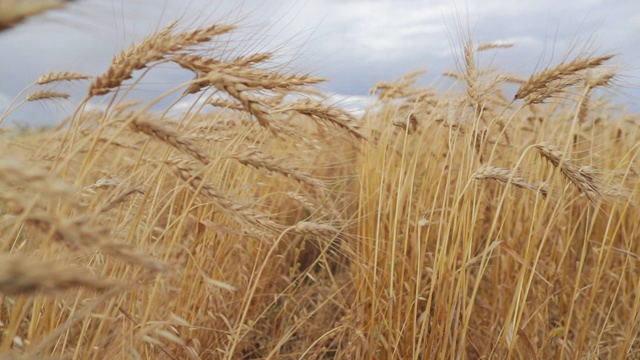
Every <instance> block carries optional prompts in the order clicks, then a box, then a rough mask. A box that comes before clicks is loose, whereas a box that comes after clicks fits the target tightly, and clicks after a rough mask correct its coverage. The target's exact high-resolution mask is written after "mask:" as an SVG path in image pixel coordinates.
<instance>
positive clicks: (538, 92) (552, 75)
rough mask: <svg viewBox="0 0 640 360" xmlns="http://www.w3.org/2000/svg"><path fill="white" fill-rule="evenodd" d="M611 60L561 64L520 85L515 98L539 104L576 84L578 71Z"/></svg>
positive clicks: (606, 58) (607, 57) (597, 59)
mask: <svg viewBox="0 0 640 360" xmlns="http://www.w3.org/2000/svg"><path fill="white" fill-rule="evenodd" d="M611 58H613V55H605V56H600V57H590V58H583V59H576V60H574V61H572V62H570V63H561V64H559V65H557V66H556V67H554V68H552V69H546V70H543V71H542V72H540V73H538V74H535V75H533V76H531V77H530V78H529V80H527V82H526V83H524V84H522V85H520V88H518V91H517V92H516V95H515V98H516V99H523V100H524V101H525V103H527V104H537V103H541V102H543V101H544V100H545V99H547V98H549V97H550V96H552V95H553V94H555V93H558V92H560V91H562V90H563V89H565V88H567V87H569V86H571V85H574V84H576V83H578V82H579V81H580V80H581V78H582V77H581V76H580V74H579V72H580V71H583V70H586V69H591V68H595V67H598V66H600V65H602V64H603V63H604V62H605V61H607V60H609V59H611Z"/></svg>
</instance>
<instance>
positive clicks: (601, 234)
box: [0, 24, 640, 359]
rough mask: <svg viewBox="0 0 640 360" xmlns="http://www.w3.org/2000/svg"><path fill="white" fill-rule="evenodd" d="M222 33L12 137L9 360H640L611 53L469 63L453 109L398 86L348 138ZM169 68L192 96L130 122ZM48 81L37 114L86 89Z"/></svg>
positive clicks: (633, 159) (135, 50) (0, 191)
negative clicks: (537, 64)
mask: <svg viewBox="0 0 640 360" xmlns="http://www.w3.org/2000/svg"><path fill="white" fill-rule="evenodd" d="M231 31H234V27H233V26H226V25H216V26H211V27H206V28H202V29H196V30H184V31H183V30H180V27H179V25H178V24H171V25H170V26H168V27H166V28H165V29H163V30H161V31H159V32H158V33H156V34H153V35H151V36H149V37H148V38H146V39H144V40H142V41H141V42H140V43H139V44H136V45H133V46H132V47H131V48H129V49H127V50H125V51H123V52H122V53H121V54H120V55H118V56H116V57H115V58H114V60H113V62H112V65H111V66H110V68H109V69H106V70H105V71H104V72H103V73H102V74H101V75H99V76H97V77H96V78H95V79H93V80H91V82H90V84H89V85H88V90H87V96H86V98H85V100H83V101H82V102H81V103H80V104H79V105H78V107H77V110H76V111H75V113H74V114H73V115H72V116H71V117H70V118H69V119H67V120H66V121H65V122H64V123H63V124H62V125H61V126H59V127H58V128H56V129H49V130H46V131H41V132H34V133H26V134H20V135H13V136H12V135H11V134H9V135H4V136H3V137H2V139H1V141H0V147H1V152H0V154H2V155H1V156H0V208H1V214H2V218H1V221H0V228H1V232H0V234H1V235H0V246H1V247H2V254H0V329H1V330H2V333H1V335H0V354H2V355H0V357H2V356H4V357H6V358H14V357H25V358H40V357H45V358H48V357H52V358H74V359H90V358H91V359H95V358H148V359H156V358H167V359H186V358H188V359H218V358H219V359H261V358H269V359H276V358H278V359H280V358H304V359H320V358H351V359H360V358H377V359H387V358H401V359H427V358H469V359H475V358H526V359H531V358H538V359H550V358H557V359H564V358H617V359H624V358H633V357H638V356H640V354H639V353H638V349H639V347H638V345H637V343H636V337H637V335H638V330H639V329H638V323H639V322H638V316H639V315H640V296H638V288H639V286H638V285H640V284H639V282H640V277H639V276H638V272H637V268H638V265H639V264H638V260H639V255H638V254H640V245H638V243H637V241H636V240H637V239H638V237H639V236H640V229H639V226H640V225H639V224H640V215H639V214H638V210H637V208H636V204H637V203H638V195H639V192H640V190H639V188H638V159H637V156H638V147H637V144H638V143H639V141H640V133H639V130H638V129H639V126H638V122H637V119H636V118H635V117H633V116H631V115H627V114H625V113H624V112H623V111H621V110H620V109H616V108H615V107H613V106H612V105H610V104H609V102H608V101H607V100H606V99H602V98H598V97H597V96H596V93H594V92H593V91H592V90H594V89H595V88H598V87H603V86H604V87H606V86H610V85H609V84H610V82H611V81H612V80H613V79H615V77H616V74H615V72H614V71H613V70H612V68H611V67H608V65H606V64H607V63H608V62H610V60H611V56H599V57H578V58H576V59H573V60H567V61H566V62H564V63H561V64H559V65H557V66H555V67H553V68H549V69H545V70H543V71H541V72H540V73H538V74H534V75H532V76H531V77H530V78H529V79H517V78H515V77H513V76H510V75H508V74H501V73H498V72H496V70H493V69H491V68H488V67H483V66H482V64H479V63H478V61H477V60H478V55H477V52H478V51H499V48H500V47H502V46H492V45H491V44H488V45H479V46H475V45H474V44H473V43H472V42H471V41H468V42H467V43H465V44H464V49H463V53H462V54H461V56H462V59H463V61H462V63H463V67H462V69H461V70H460V71H459V72H458V73H449V74H447V75H448V76H450V77H453V78H454V79H456V87H455V88H454V89H452V90H450V91H447V92H444V93H442V92H438V91H435V90H434V89H431V88H428V87H427V88H424V87H419V86H417V85H416V80H417V79H418V77H419V75H420V73H419V72H414V73H410V74H408V75H406V76H405V77H403V78H401V79H398V80H396V81H393V82H381V83H379V84H377V85H376V87H375V89H373V90H372V94H374V95H375V96H377V98H378V101H377V102H376V103H375V104H373V105H372V106H371V107H370V108H369V109H368V110H367V112H366V114H365V115H364V116H363V117H362V119H357V118H355V117H354V116H353V115H351V114H350V113H348V112H346V111H344V110H341V109H340V108H339V107H336V106H332V105H331V104H330V103H328V102H327V101H326V100H323V99H322V98H319V97H318V95H317V90H316V89H315V88H314V85H315V84H317V83H318V82H320V81H322V79H318V78H315V77H312V76H309V75H305V74H302V75H299V74H291V73H287V72H286V71H284V70H283V69H284V68H283V67H280V66H278V64H275V63H273V60H272V56H271V54H267V53H259V54H245V55H244V56H227V55H226V54H225V53H224V51H223V50H224V49H223V48H221V45H220V44H221V42H219V41H218V40H217V39H218V37H220V36H221V35H223V34H227V33H229V32H231ZM167 63H174V64H177V65H178V66H180V67H181V68H183V69H184V71H190V72H192V73H193V75H194V79H193V80H192V81H190V82H189V83H187V84H183V85H182V86H180V87H176V88H174V89H169V90H167V92H166V93H165V94H163V95H161V96H159V97H158V98H157V99H154V100H153V101H150V102H146V103H145V102H130V101H128V100H129V99H128V97H127V96H126V95H127V94H128V93H129V92H130V90H131V89H133V88H135V87H136V86H137V84H138V83H139V82H140V81H141V80H142V79H143V77H144V76H145V74H147V72H148V71H153V69H154V68H155V67H156V66H158V65H161V64H167ZM41 79H44V80H42V81H39V82H36V83H34V85H33V87H36V89H35V90H33V91H32V92H31V93H30V95H27V98H26V99H25V100H27V101H28V100H39V101H47V97H48V98H58V97H60V93H56V92H52V91H50V90H46V89H43V88H41V85H44V84H51V83H55V82H58V81H63V80H76V81H83V80H86V76H85V75H83V74H75V73H71V72H63V73H55V74H47V75H43V77H42V78H41ZM513 82H516V83H517V84H518V86H519V89H518V90H517V91H516V93H515V97H514V95H511V94H509V93H507V91H506V90H505V89H506V88H507V87H506V84H508V83H513ZM179 93H183V97H181V99H183V100H186V99H188V97H186V96H187V95H193V94H196V95H197V96H198V97H199V98H198V100H197V101H195V102H194V103H193V106H192V107H191V108H190V109H189V110H188V111H186V112H183V113H181V115H180V116H177V117H172V116H171V115H169V114H174V113H176V112H175V111H172V107H173V105H167V108H166V109H165V111H163V112H152V111H151V110H150V109H151V108H152V107H153V106H154V105H156V104H158V103H161V102H162V101H163V100H164V98H165V97H166V96H170V95H175V94H179ZM31 94H36V95H31ZM47 94H48V95H49V96H46V95H47ZM98 98H100V99H102V100H103V104H105V105H104V106H102V107H95V106H92V107H89V106H86V105H87V104H88V103H89V102H90V101H92V100H96V99H98ZM512 99H513V100H512ZM19 100H20V99H17V101H19ZM17 104H18V105H16V107H17V106H20V104H22V103H21V102H17ZM16 107H13V109H15V108H16ZM10 115H11V112H10V111H9V112H7V113H6V114H5V115H3V119H4V118H6V117H8V116H10Z"/></svg>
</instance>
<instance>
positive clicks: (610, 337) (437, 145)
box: [349, 42, 640, 359]
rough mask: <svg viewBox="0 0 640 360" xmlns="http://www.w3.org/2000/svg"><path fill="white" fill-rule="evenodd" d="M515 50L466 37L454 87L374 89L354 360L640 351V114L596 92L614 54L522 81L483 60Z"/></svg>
mask: <svg viewBox="0 0 640 360" xmlns="http://www.w3.org/2000/svg"><path fill="white" fill-rule="evenodd" d="M503 46H504V44H500V46H494V45H493V44H486V45H479V46H474V45H473V44H472V43H471V42H468V43H466V44H463V51H462V54H461V55H462V56H461V57H460V58H461V61H460V65H461V66H460V70H458V71H456V72H447V73H446V74H445V75H446V76H448V77H452V78H454V79H455V82H456V84H455V85H456V86H455V87H454V89H453V90H451V91H448V92H446V93H445V94H441V93H438V92H436V91H434V90H433V89H430V88H423V87H418V86H416V85H415V81H416V80H417V78H418V76H419V73H418V72H414V73H410V74H408V75H406V76H404V77H402V78H400V79H398V80H397V81H395V82H391V83H389V82H381V83H379V84H378V85H377V86H376V87H375V88H374V93H375V94H377V96H378V98H379V100H380V103H379V104H377V106H376V108H374V109H371V110H370V111H369V112H368V114H367V115H366V116H365V117H364V119H363V121H364V122H365V124H364V129H366V130H365V133H368V134H369V135H370V136H371V138H372V141H371V142H370V143H367V144H365V145H364V146H363V150H362V152H361V157H360V158H359V161H358V166H359V179H360V184H359V185H360V190H359V213H358V221H359V222H358V233H357V234H358V239H359V241H358V242H357V245H356V246H355V247H354V248H355V251H356V254H357V256H358V261H353V262H352V263H351V267H352V273H353V276H354V277H353V281H354V282H355V283H356V288H357V289H358V291H357V296H356V300H355V305H354V307H353V308H352V310H351V311H352V312H353V313H352V315H351V316H352V319H351V322H350V323H349V325H350V327H351V328H352V329H354V330H352V331H353V333H354V335H353V336H354V337H355V336H356V335H355V334H356V333H357V334H360V336H358V337H355V338H352V339H353V342H352V344H351V346H352V347H353V349H352V351H353V354H355V355H354V356H355V357H368V356H371V355H372V354H381V355H380V358H390V357H395V358H414V359H415V358H464V357H466V358H523V359H524V358H526V359H535V358H537V359H551V358H556V359H563V358H630V357H631V358H634V357H638V356H639V353H638V349H640V347H639V346H638V344H637V340H636V337H637V335H638V330H639V328H638V325H637V324H638V323H637V318H638V315H640V314H639V312H638V311H639V309H640V308H639V306H640V300H639V299H638V296H637V295H638V288H637V285H638V281H639V280H640V277H638V275H637V266H638V259H639V258H638V255H637V254H638V253H639V251H640V245H639V244H638V242H637V239H638V236H639V235H640V234H639V233H638V229H639V228H638V226H639V225H638V224H639V223H640V221H639V220H640V216H639V214H638V212H637V211H638V209H637V206H636V205H637V204H638V200H639V198H638V195H639V189H638V164H639V163H638V150H639V149H638V147H637V144H638V141H639V140H640V132H639V128H638V120H637V119H636V118H635V117H633V116H629V115H626V114H625V113H624V112H622V111H620V110H619V109H615V108H613V107H612V106H611V105H610V104H609V103H608V101H607V100H606V98H598V97H597V96H596V95H595V94H596V93H597V91H596V92H593V91H592V90H594V89H597V88H598V87H602V86H611V82H612V81H614V82H615V78H616V74H615V71H614V69H613V68H612V67H611V66H610V65H607V63H606V62H607V61H608V60H610V59H611V56H602V57H584V56H583V57H580V56H578V57H577V58H575V59H573V60H567V61H565V62H563V63H560V64H558V65H557V66H555V67H551V68H548V69H545V70H543V71H541V72H539V73H537V74H534V75H533V76H531V77H530V78H528V79H521V78H517V77H515V76H511V75H508V74H501V73H499V72H497V71H496V69H495V68H492V67H482V66H480V65H479V60H478V59H479V58H482V56H481V55H482V52H483V51H499V50H494V49H495V48H496V47H503ZM514 84H515V86H514ZM510 87H518V88H517V90H516V91H515V96H514V95H513V94H514V92H513V90H511V91H510V92H509V91H506V89H509V88H510ZM510 94H511V95H510ZM373 144H375V145H373ZM355 357H354V358H355Z"/></svg>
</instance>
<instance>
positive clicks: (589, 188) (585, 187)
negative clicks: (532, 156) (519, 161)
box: [535, 144, 606, 203]
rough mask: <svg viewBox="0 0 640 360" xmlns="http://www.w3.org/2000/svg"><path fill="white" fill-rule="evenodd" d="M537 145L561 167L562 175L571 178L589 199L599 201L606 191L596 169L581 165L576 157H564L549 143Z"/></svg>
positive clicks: (539, 150) (544, 154)
mask: <svg viewBox="0 0 640 360" xmlns="http://www.w3.org/2000/svg"><path fill="white" fill-rule="evenodd" d="M535 147H536V148H537V149H538V152H540V155H542V157H544V158H545V159H547V160H548V161H549V162H550V163H551V164H552V165H553V166H554V167H555V168H559V170H560V172H561V173H562V175H564V176H565V177H566V178H567V180H569V181H570V182H571V183H572V184H573V185H574V186H575V187H576V188H577V189H578V190H579V191H580V192H582V193H583V194H585V195H586V196H587V198H588V199H589V201H591V202H592V203H597V202H598V200H601V199H602V198H603V197H604V196H605V193H606V191H605V190H604V189H603V185H602V183H601V181H600V180H599V179H598V177H597V175H596V171H595V170H594V169H593V168H591V167H588V166H579V164H578V163H577V162H576V161H575V160H574V159H569V158H563V155H562V152H561V151H559V150H557V149H556V148H554V147H552V146H550V145H547V144H537V145H535Z"/></svg>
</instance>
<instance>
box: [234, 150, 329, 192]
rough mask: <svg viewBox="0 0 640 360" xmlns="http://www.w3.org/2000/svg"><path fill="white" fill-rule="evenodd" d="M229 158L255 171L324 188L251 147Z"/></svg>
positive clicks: (295, 169)
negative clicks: (282, 176) (263, 170)
mask: <svg viewBox="0 0 640 360" xmlns="http://www.w3.org/2000/svg"><path fill="white" fill-rule="evenodd" d="M229 158H231V159H235V160H237V161H238V162H239V163H241V164H243V165H246V166H252V167H254V168H256V169H266V170H268V171H271V172H274V173H277V174H281V175H284V176H285V177H290V178H292V179H294V180H296V181H299V182H301V183H305V184H308V185H311V186H313V187H315V188H319V189H322V188H324V184H323V183H322V182H321V181H319V180H317V179H315V178H314V177H312V176H311V175H309V174H307V173H304V172H302V171H300V170H299V169H297V168H295V167H292V166H286V165H283V160H282V159H276V158H274V157H272V156H269V155H266V154H264V153H262V152H261V151H260V150H259V149H258V148H256V147H253V146H250V147H249V148H248V149H247V151H245V152H243V153H240V154H236V155H232V156H230V157H229Z"/></svg>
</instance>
